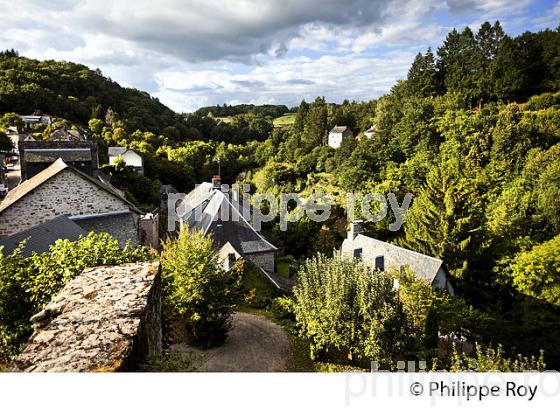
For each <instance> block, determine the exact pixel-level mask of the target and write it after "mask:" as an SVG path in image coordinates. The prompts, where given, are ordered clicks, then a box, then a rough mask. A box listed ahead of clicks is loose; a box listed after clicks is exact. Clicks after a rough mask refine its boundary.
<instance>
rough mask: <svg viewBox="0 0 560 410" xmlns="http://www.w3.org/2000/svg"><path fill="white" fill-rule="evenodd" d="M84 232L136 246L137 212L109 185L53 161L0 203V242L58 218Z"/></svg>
mask: <svg viewBox="0 0 560 410" xmlns="http://www.w3.org/2000/svg"><path fill="white" fill-rule="evenodd" d="M63 215H65V216H67V217H68V218H69V219H71V220H72V221H73V222H74V223H76V224H77V225H78V226H80V227H81V228H82V229H84V231H86V232H90V231H93V232H107V233H110V234H111V235H112V236H113V237H115V238H116V239H118V240H119V242H120V243H121V244H123V245H124V243H125V242H126V241H127V240H131V241H132V242H133V244H137V243H138V219H139V218H140V215H141V212H140V210H138V209H137V208H136V207H135V206H134V205H133V204H132V203H130V202H129V201H128V200H127V199H126V198H125V197H124V196H123V195H122V194H121V193H120V191H118V190H116V189H115V188H114V187H113V186H112V185H110V184H106V183H103V182H101V181H100V180H99V179H97V178H93V177H91V176H89V175H87V174H85V173H83V172H81V171H80V170H78V169H76V168H74V167H72V166H70V165H69V164H67V163H66V162H64V160H62V159H60V158H59V159H57V160H56V161H55V162H54V163H53V164H51V165H50V166H49V167H48V168H46V169H45V170H43V171H41V172H39V173H38V174H37V175H35V176H33V177H32V178H29V179H27V180H25V181H23V182H22V183H21V184H20V185H18V186H17V187H15V188H14V189H12V190H11V191H10V192H9V193H8V195H7V196H6V198H5V199H4V200H3V201H2V202H0V239H4V238H6V237H8V236H11V235H14V234H16V233H18V232H21V231H23V230H25V229H29V228H32V227H34V226H36V225H39V224H41V223H43V222H46V221H49V220H51V219H53V218H56V217H58V216H63Z"/></svg>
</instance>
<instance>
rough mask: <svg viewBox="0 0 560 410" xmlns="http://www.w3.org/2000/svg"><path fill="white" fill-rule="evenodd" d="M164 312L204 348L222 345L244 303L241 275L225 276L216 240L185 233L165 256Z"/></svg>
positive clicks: (165, 245) (165, 248) (165, 247)
mask: <svg viewBox="0 0 560 410" xmlns="http://www.w3.org/2000/svg"><path fill="white" fill-rule="evenodd" d="M160 258H161V264H162V278H163V295H164V300H163V302H164V312H165V314H166V315H167V316H168V317H169V318H170V319H172V320H177V321H179V322H180V323H184V325H185V328H186V331H187V336H188V338H189V341H190V342H191V343H193V344H194V345H196V346H198V347H201V348H209V347H212V346H217V345H220V344H222V343H223V342H224V341H225V339H226V337H227V333H228V331H229V329H230V322H231V314H232V313H233V311H234V309H235V306H236V304H237V303H238V301H239V300H240V295H241V294H240V292H239V286H240V281H241V278H240V275H239V273H238V272H237V270H236V269H232V270H230V271H229V272H224V271H223V270H222V268H221V263H220V261H219V258H218V254H217V252H216V250H215V249H214V247H213V243H212V238H211V237H208V236H206V237H205V236H204V235H203V234H202V233H201V232H199V231H188V230H187V229H185V230H182V231H181V232H180V234H179V238H178V239H177V240H171V239H169V240H167V241H165V242H164V243H163V250H162V252H161V257H160Z"/></svg>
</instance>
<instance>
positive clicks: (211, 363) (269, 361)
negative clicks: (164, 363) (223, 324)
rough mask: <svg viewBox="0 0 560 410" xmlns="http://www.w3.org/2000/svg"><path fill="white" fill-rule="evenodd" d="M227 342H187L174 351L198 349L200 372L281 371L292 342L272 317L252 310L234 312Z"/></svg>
mask: <svg viewBox="0 0 560 410" xmlns="http://www.w3.org/2000/svg"><path fill="white" fill-rule="evenodd" d="M232 325H233V327H232V329H231V330H230V332H229V335H228V338H227V340H226V342H225V343H224V344H223V345H222V346H220V347H217V348H213V349H208V350H200V349H196V348H193V347H191V346H188V345H187V344H185V343H180V344H174V345H172V346H171V350H172V351H176V352H181V353H188V352H194V353H195V356H194V357H195V358H194V363H193V365H194V367H195V368H196V369H197V371H199V372H281V371H286V362H287V360H288V358H289V356H290V342H289V339H288V336H287V334H286V332H285V331H284V329H283V328H282V327H281V326H279V325H277V324H276V323H273V322H271V321H270V320H268V319H266V318H264V317H261V316H256V315H251V314H249V313H243V312H238V313H236V314H235V315H233V322H232Z"/></svg>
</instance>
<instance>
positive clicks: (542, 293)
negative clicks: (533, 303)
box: [505, 235, 560, 306]
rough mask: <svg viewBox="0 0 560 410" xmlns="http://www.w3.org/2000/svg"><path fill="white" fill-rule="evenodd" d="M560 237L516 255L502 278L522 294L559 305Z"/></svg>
mask: <svg viewBox="0 0 560 410" xmlns="http://www.w3.org/2000/svg"><path fill="white" fill-rule="evenodd" d="M559 273H560V235H558V236H556V237H554V238H553V239H551V240H549V241H547V242H544V243H542V244H540V245H537V246H535V247H533V248H532V249H530V250H525V251H522V252H520V253H519V254H517V255H516V256H515V257H514V259H513V261H512V263H511V264H510V265H509V266H508V268H507V269H506V272H505V275H506V276H507V277H509V278H510V279H511V280H512V283H513V286H514V287H515V288H516V289H517V290H518V291H519V292H521V293H523V294H525V295H527V296H531V297H535V298H537V299H541V300H545V301H547V302H549V303H552V304H554V305H556V306H560V275H559Z"/></svg>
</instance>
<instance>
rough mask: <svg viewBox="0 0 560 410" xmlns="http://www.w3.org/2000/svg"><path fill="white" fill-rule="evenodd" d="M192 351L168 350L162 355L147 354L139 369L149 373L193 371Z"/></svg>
mask: <svg viewBox="0 0 560 410" xmlns="http://www.w3.org/2000/svg"><path fill="white" fill-rule="evenodd" d="M193 359H194V353H191V354H186V353H178V352H169V353H166V354H162V355H153V356H148V357H147V358H146V359H145V361H144V362H143V363H141V364H140V365H139V370H140V371H142V372H150V373H185V372H194V371H195V370H196V369H195V367H194V366H193Z"/></svg>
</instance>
